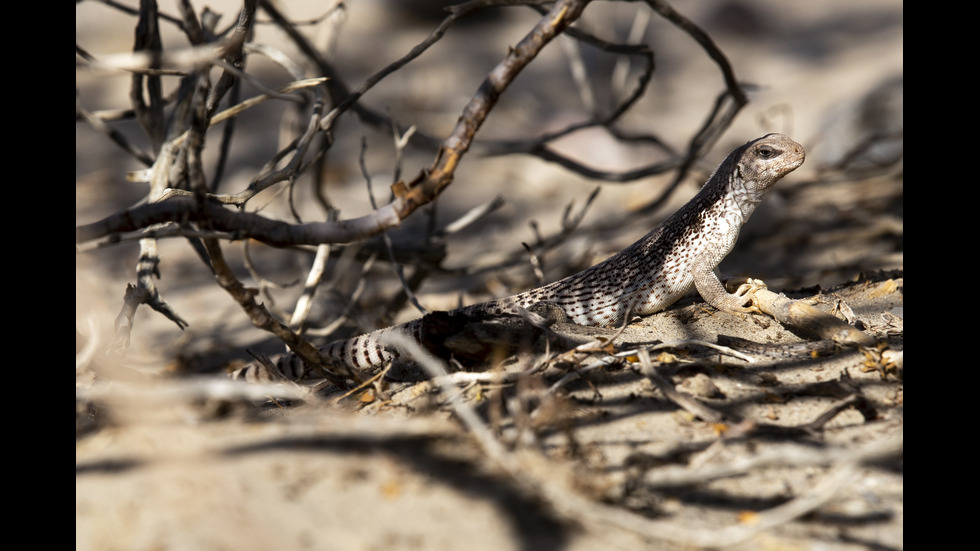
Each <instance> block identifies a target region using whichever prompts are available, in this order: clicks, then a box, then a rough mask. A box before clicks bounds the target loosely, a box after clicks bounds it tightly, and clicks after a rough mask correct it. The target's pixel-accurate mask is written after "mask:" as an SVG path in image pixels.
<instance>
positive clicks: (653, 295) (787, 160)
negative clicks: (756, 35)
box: [236, 134, 805, 379]
mask: <svg viewBox="0 0 980 551" xmlns="http://www.w3.org/2000/svg"><path fill="white" fill-rule="evenodd" d="M804 158H805V153H804V150H803V146H801V145H800V144H798V143H796V142H794V141H793V140H791V139H789V138H788V137H786V136H784V135H782V134H768V135H766V136H763V137H761V138H759V139H756V140H753V141H750V142H748V143H746V144H745V145H743V146H741V147H739V148H737V149H735V150H734V151H732V152H731V153H730V154H729V155H728V157H727V158H725V160H724V161H722V163H721V164H720V165H719V166H718V168H717V169H715V171H714V173H712V175H711V176H710V177H709V178H708V181H707V183H705V185H704V187H703V188H702V189H701V191H700V192H699V193H698V194H697V195H696V196H695V197H694V198H693V199H691V200H690V201H689V202H688V203H687V204H685V205H684V206H683V207H681V208H680V210H678V211H677V212H675V213H674V214H673V215H672V216H671V217H670V218H668V219H667V220H665V221H664V222H663V223H662V224H660V225H659V226H657V227H656V228H655V229H653V231H651V232H650V233H648V234H646V235H645V236H643V238H641V239H640V240H639V241H637V242H636V243H633V244H632V245H630V246H629V247H627V248H625V249H623V250H622V251H620V252H619V253H617V254H616V255H614V256H612V257H610V258H608V259H607V260H605V261H603V262H601V263H599V264H596V265H595V266H592V267H591V268H588V269H586V270H583V271H581V272H579V273H577V274H574V275H570V276H568V277H566V278H564V279H562V280H559V281H556V282H554V283H551V284H548V285H544V286H542V287H538V288H536V289H531V290H529V291H525V292H523V293H520V294H518V295H514V296H511V297H506V298H502V299H498V300H492V301H489V302H482V303H479V304H473V305H470V306H464V307H462V308H459V309H457V310H454V311H453V312H454V313H461V314H465V315H467V316H473V317H479V318H488V317H494V316H500V315H503V314H515V313H517V312H518V307H520V308H525V309H527V308H530V307H531V306H532V305H534V304H536V303H541V302H548V303H551V304H553V305H557V306H558V307H560V308H561V310H562V311H564V313H565V315H566V316H567V317H568V319H569V321H572V322H574V323H577V324H580V325H589V326H599V327H608V326H611V325H618V324H621V323H622V322H623V318H624V316H625V315H626V314H627V312H630V313H631V314H637V315H649V314H653V313H655V312H659V311H660V310H663V309H665V308H667V307H668V306H670V305H671V304H673V303H674V302H676V301H677V300H678V299H679V298H681V297H682V296H684V295H685V294H686V293H687V292H688V291H689V290H690V289H691V286H692V285H693V286H694V287H695V288H697V290H698V293H700V295H701V297H702V298H704V300H705V301H707V302H708V304H710V305H712V306H714V307H715V308H718V309H719V310H723V311H726V312H747V311H749V310H750V309H749V308H748V307H747V306H746V305H747V304H749V303H750V302H751V298H752V297H751V295H752V292H751V291H744V290H743V291H741V292H737V293H735V294H731V293H729V292H728V291H726V290H725V287H724V285H723V284H722V283H721V281H720V280H719V279H718V275H717V273H716V272H715V269H716V268H717V266H718V264H719V263H720V262H721V261H722V259H724V258H725V256H726V255H728V253H729V252H731V250H732V248H733V247H734V246H735V241H736V240H737V239H738V233H739V230H740V229H741V227H742V224H744V223H745V222H746V220H748V219H749V216H750V215H751V214H752V212H753V211H754V210H755V207H756V205H758V204H759V203H760V202H761V201H762V198H763V197H764V196H765V194H766V192H767V191H769V189H771V188H772V186H773V185H774V184H775V183H776V182H777V181H779V180H780V179H781V178H782V177H783V176H785V175H787V174H789V173H790V172H792V171H793V170H795V169H796V168H797V167H799V166H800V165H801V164H803V160H804ZM392 331H400V332H403V333H405V334H407V335H409V336H411V337H412V338H414V339H416V340H421V339H422V336H423V335H422V331H423V323H422V321H421V319H417V320H413V321H410V322H408V323H404V324H401V325H396V326H393V327H387V328H384V329H380V330H378V331H374V332H372V333H367V334H365V335H360V336H358V337H354V338H351V339H346V340H341V341H336V342H333V343H331V344H329V345H327V346H326V347H325V348H324V349H322V350H323V353H324V355H325V356H326V357H328V358H330V359H331V360H332V361H334V362H339V363H343V364H346V365H347V366H349V367H351V368H353V369H356V370H360V371H374V370H377V369H379V368H381V367H382V366H384V365H385V364H386V363H387V362H389V361H390V360H391V359H392V352H391V351H389V350H387V349H386V348H385V347H384V346H382V344H381V342H382V341H383V340H384V336H385V335H386V334H388V333H390V332H392ZM274 362H275V364H276V369H278V370H279V372H280V373H282V374H288V375H287V376H290V377H292V376H295V375H297V374H299V373H302V372H303V366H302V364H301V362H300V361H299V360H298V359H297V358H296V357H295V356H293V355H291V354H287V355H283V356H280V357H278V358H276V359H275V360H274ZM250 367H251V366H250ZM249 369H250V368H244V369H243V370H240V371H239V372H238V373H237V374H236V375H237V376H239V377H244V378H246V379H252V378H255V374H254V369H252V372H250V371H249Z"/></svg>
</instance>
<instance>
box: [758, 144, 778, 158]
mask: <svg viewBox="0 0 980 551" xmlns="http://www.w3.org/2000/svg"><path fill="white" fill-rule="evenodd" d="M758 153H759V156H760V157H762V158H763V159H770V158H772V157H775V156H776V150H775V149H773V148H771V147H768V146H762V147H760V148H759V151H758Z"/></svg>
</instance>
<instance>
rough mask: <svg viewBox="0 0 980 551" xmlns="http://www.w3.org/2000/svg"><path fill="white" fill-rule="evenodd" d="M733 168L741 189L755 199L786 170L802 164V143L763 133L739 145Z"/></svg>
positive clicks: (760, 197) (785, 137) (803, 152)
mask: <svg viewBox="0 0 980 551" xmlns="http://www.w3.org/2000/svg"><path fill="white" fill-rule="evenodd" d="M741 150H742V151H741V154H739V155H738V157H737V160H736V165H735V171H736V174H737V175H738V176H740V178H739V179H740V180H741V182H742V184H743V185H744V186H745V191H747V192H748V193H749V195H750V196H752V197H753V198H754V199H756V200H761V199H762V195H763V194H764V193H765V192H766V191H768V190H769V188H771V187H772V186H773V184H775V183H776V182H778V181H779V179H780V178H782V177H783V176H786V175H787V174H789V173H790V172H793V171H794V170H796V169H797V168H798V167H799V166H800V165H802V164H803V160H804V159H805V158H806V152H805V151H804V150H803V146H802V145H800V144H798V143H796V142H794V141H793V140H791V139H789V137H787V136H784V135H783V134H766V135H765V136H763V137H761V138H759V139H757V140H753V141H751V142H749V143H747V144H745V145H744V146H742V148H741Z"/></svg>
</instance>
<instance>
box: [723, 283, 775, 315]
mask: <svg viewBox="0 0 980 551" xmlns="http://www.w3.org/2000/svg"><path fill="white" fill-rule="evenodd" d="M740 281H743V282H744V283H741V284H740V285H739V286H738V287H737V288H736V289H735V292H734V293H732V294H730V295H728V296H727V297H725V298H724V299H722V301H721V303H720V304H716V305H715V306H716V307H717V308H718V309H719V310H724V311H726V312H730V313H733V314H759V313H762V311H761V310H759V307H758V306H756V304H755V294H756V293H757V292H758V291H761V290H763V289H766V288H767V287H766V284H765V283H764V282H763V281H762V280H761V279H752V278H740ZM725 284H726V285H734V282H733V281H732V280H728V281H726V282H725Z"/></svg>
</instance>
